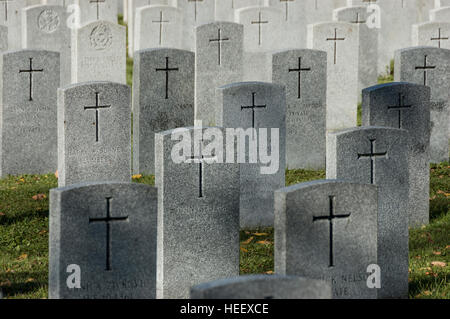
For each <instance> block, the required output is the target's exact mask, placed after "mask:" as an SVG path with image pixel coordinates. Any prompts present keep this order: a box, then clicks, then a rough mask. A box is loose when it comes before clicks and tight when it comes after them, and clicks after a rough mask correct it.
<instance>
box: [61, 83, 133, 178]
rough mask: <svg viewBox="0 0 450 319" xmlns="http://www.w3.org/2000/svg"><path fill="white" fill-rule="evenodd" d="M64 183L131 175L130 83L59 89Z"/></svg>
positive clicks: (74, 85) (129, 176) (93, 84)
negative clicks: (128, 84)
mask: <svg viewBox="0 0 450 319" xmlns="http://www.w3.org/2000/svg"><path fill="white" fill-rule="evenodd" d="M58 172H59V180H58V185H59V186H60V187H62V186H66V185H69V184H75V183H80V182H87V181H120V182H128V181H130V179H131V107H130V88H129V87H128V86H127V85H123V84H119V83H112V82H85V83H78V84H73V85H70V86H66V87H64V88H60V89H59V90H58Z"/></svg>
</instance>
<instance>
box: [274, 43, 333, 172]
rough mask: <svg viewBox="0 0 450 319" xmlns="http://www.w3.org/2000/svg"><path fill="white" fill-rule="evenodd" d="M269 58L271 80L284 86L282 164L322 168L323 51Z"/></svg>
mask: <svg viewBox="0 0 450 319" xmlns="http://www.w3.org/2000/svg"><path fill="white" fill-rule="evenodd" d="M272 61H273V63H272V82H273V83H277V84H281V85H284V86H285V87H286V166H287V167H288V168H289V169H299V168H303V169H324V168H325V148H326V146H325V143H326V98H327V54H326V52H324V51H318V50H308V49H303V50H289V51H283V52H280V53H276V54H274V55H273V58H272Z"/></svg>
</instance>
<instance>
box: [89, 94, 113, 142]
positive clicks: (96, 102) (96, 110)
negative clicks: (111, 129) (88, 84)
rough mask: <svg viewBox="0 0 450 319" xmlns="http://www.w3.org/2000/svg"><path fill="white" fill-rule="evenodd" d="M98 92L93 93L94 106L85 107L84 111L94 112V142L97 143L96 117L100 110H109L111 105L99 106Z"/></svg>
mask: <svg viewBox="0 0 450 319" xmlns="http://www.w3.org/2000/svg"><path fill="white" fill-rule="evenodd" d="M99 95H100V93H99V92H95V105H93V106H85V107H84V110H85V111H86V110H95V141H96V142H98V116H99V113H98V112H99V110H100V109H109V108H110V107H111V105H100V103H99Z"/></svg>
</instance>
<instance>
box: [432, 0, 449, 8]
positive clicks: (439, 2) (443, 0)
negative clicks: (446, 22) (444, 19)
mask: <svg viewBox="0 0 450 319" xmlns="http://www.w3.org/2000/svg"><path fill="white" fill-rule="evenodd" d="M434 3H435V4H434V6H435V8H445V7H448V6H450V1H449V0H434Z"/></svg>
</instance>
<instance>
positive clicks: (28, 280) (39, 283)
mask: <svg viewBox="0 0 450 319" xmlns="http://www.w3.org/2000/svg"><path fill="white" fill-rule="evenodd" d="M7 275H8V277H7V278H4V279H6V281H7V282H9V283H10V284H5V280H4V279H3V280H2V277H1V276H0V282H3V285H2V286H0V288H1V289H2V291H3V295H4V297H13V296H16V295H23V294H28V295H32V294H36V293H37V292H38V291H39V290H40V289H42V288H43V289H45V290H47V287H48V273H47V272H46V271H39V272H22V271H21V272H18V273H8V274H7Z"/></svg>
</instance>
